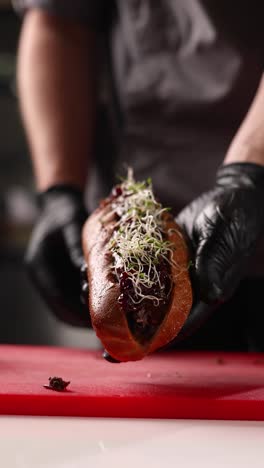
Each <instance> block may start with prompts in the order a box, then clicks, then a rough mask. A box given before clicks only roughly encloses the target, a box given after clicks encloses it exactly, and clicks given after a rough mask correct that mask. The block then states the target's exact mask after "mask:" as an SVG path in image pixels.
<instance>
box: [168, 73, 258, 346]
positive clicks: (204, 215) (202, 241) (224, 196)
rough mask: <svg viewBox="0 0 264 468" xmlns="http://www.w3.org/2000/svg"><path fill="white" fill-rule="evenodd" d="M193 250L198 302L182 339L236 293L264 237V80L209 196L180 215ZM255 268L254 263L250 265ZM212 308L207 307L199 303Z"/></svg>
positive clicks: (194, 280) (194, 203) (194, 281)
mask: <svg viewBox="0 0 264 468" xmlns="http://www.w3.org/2000/svg"><path fill="white" fill-rule="evenodd" d="M177 221H178V223H179V224H180V225H181V226H182V228H183V230H184V232H185V234H186V236H187V238H188V240H189V245H190V248H191V251H192V257H193V267H192V274H193V284H194V288H195V292H196V298H197V304H196V306H195V307H194V308H193V312H192V314H191V316H190V319H189V320H188V321H187V323H186V325H185V327H184V328H183V330H182V333H180V335H179V337H178V339H184V338H186V337H187V336H188V335H190V334H192V333H193V332H194V331H195V330H196V328H197V327H199V326H200V325H201V324H202V323H203V322H204V321H205V320H206V319H207V318H208V316H209V315H210V313H211V312H212V311H213V310H214V309H215V307H216V306H217V305H219V304H220V303H221V302H224V301H225V300H227V299H228V298H229V297H230V296H232V294H233V293H234V291H235V289H236V287H237V286H238V284H239V282H240V281H241V279H243V277H245V276H247V274H248V273H249V274H250V273H251V274H252V271H251V272H250V266H251V268H252V263H253V262H252V260H253V259H254V260H256V261H258V259H257V258H256V257H254V253H255V251H256V247H257V245H258V242H259V241H260V240H261V239H262V240H263V238H264V80H262V81H261V83H260V86H259V90H258V92H257V94H256V96H255V99H254V100H253V102H252V105H251V106H250V109H249V111H248V113H247V115H246V117H245V119H244V121H243V122H242V125H241V127H240V128H239V130H238V132H237V133H236V135H235V137H234V139H233V141H232V143H231V145H230V148H229V150H228V152H227V155H226V157H225V159H224V161H223V164H222V166H221V167H220V168H219V170H218V171H217V174H216V180H215V182H214V184H212V189H211V190H210V191H209V192H206V193H204V194H202V195H201V196H200V197H198V198H197V199H196V200H194V201H193V202H192V203H190V204H189V205H188V206H187V207H186V208H184V209H183V211H182V212H181V213H180V214H179V215H178V217H177ZM250 264H251V265H250ZM203 300H204V301H205V302H206V303H208V304H210V305H205V304H203V303H202V302H200V301H203Z"/></svg>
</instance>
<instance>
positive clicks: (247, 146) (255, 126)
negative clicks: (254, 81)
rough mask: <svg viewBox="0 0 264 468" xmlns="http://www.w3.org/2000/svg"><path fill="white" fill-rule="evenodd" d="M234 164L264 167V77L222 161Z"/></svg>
mask: <svg viewBox="0 0 264 468" xmlns="http://www.w3.org/2000/svg"><path fill="white" fill-rule="evenodd" d="M234 162H251V163H256V164H261V165H264V77H263V78H262V80H261V83H260V85H259V89H258V92H257V94H256V96H255V99H254V101H253V103H252V105H251V106H250V109H249V111H248V113H247V115H246V117H245V119H244V121H243V122H242V125H241V127H240V129H239V130H238V132H237V134H236V135H235V137H234V139H233V141H232V143H231V145H230V148H229V150H228V152H227V155H226V157H225V160H224V163H225V164H229V163H234Z"/></svg>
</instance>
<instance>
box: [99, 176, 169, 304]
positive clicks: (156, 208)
mask: <svg viewBox="0 0 264 468" xmlns="http://www.w3.org/2000/svg"><path fill="white" fill-rule="evenodd" d="M120 187H121V195H119V196H118V197H116V198H115V199H114V200H113V202H112V209H113V211H114V212H116V213H117V215H118V216H119V220H118V221H117V223H116V225H115V229H114V231H113V234H112V237H111V239H110V241H109V244H108V247H109V249H110V251H111V253H112V255H113V260H114V262H113V266H112V268H113V272H114V273H115V275H116V277H117V279H118V280H119V277H120V271H124V272H126V273H127V275H128V276H129V279H130V281H131V284H132V291H133V294H132V295H131V294H129V297H130V299H131V301H132V302H133V303H134V304H139V303H141V302H142V301H143V300H144V299H148V300H150V301H153V304H154V305H155V306H158V305H159V303H160V301H161V300H162V299H164V294H165V283H164V282H163V281H162V278H161V274H160V271H159V268H158V265H159V263H160V262H164V261H165V262H167V264H168V265H170V266H172V265H175V266H178V265H176V263H175V261H174V260H173V258H172V257H173V250H174V246H173V244H172V243H171V242H169V241H168V240H166V237H165V232H164V230H163V226H164V224H163V213H164V212H165V211H168V209H167V208H162V206H161V204H160V203H158V202H157V200H156V199H155V197H154V194H153V189H152V182H151V180H150V179H147V180H146V181H143V182H136V181H135V180H134V177H133V173H132V170H130V169H129V170H128V176H127V179H126V180H124V181H123V182H122V184H121V185H120ZM156 285H158V289H159V294H158V295H157V294H155V295H153V294H152V293H151V291H152V290H153V286H156ZM148 290H149V293H148ZM156 290H157V288H156Z"/></svg>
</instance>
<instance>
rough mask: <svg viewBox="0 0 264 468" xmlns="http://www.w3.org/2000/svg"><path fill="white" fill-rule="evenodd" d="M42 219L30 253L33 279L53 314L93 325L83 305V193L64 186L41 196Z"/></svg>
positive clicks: (74, 321)
mask: <svg viewBox="0 0 264 468" xmlns="http://www.w3.org/2000/svg"><path fill="white" fill-rule="evenodd" d="M39 205H40V215H39V219H38V220H37V223H36V226H35V228H34V230H33V233H32V236H31V239H30V242H29V246H28V249H27V252H26V264H27V267H28V271H29V274H30V277H31V279H32V281H33V283H34V285H35V286H36V288H37V289H38V291H39V292H40V293H41V295H42V297H43V299H44V300H45V302H46V303H47V304H48V305H49V307H50V308H51V310H52V312H53V313H54V314H55V315H56V316H57V317H58V318H59V319H60V320H63V321H64V322H67V323H69V324H71V325H76V326H87V325H89V324H90V318H89V313H88V309H87V305H86V304H84V303H83V302H82V301H81V298H80V295H81V280H80V269H81V266H82V264H83V252H82V246H81V230H82V226H83V224H84V222H85V220H86V218H87V212H86V210H85V207H84V204H83V199H82V193H81V192H79V191H78V190H77V189H75V188H73V187H70V186H66V185H61V186H54V187H51V188H50V189H49V190H47V191H46V192H43V193H41V194H40V195H39Z"/></svg>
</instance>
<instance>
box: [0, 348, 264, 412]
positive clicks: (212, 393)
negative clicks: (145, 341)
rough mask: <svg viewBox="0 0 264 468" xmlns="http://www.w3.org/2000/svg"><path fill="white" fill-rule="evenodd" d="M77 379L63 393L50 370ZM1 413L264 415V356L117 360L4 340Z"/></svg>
mask: <svg viewBox="0 0 264 468" xmlns="http://www.w3.org/2000/svg"><path fill="white" fill-rule="evenodd" d="M53 376H59V377H62V378H63V379H64V380H70V381H71V383H70V385H69V387H68V390H67V391H65V392H63V393H59V392H54V391H52V390H47V389H45V388H44V387H43V385H44V384H47V383H48V379H49V377H53ZM0 414H10V415H43V416H91V417H92V416H93V417H116V418H117V417H118V418H119V417H121V418H122V417H128V418H192V419H239V420H243V419H247V420H264V356H263V355H260V354H230V353H226V354H223V353H221V354H216V353H192V352H189V353H182V352H180V353H179V352H174V353H157V354H154V355H152V356H150V357H147V358H145V359H144V360H142V361H139V362H134V363H127V364H110V363H107V362H106V361H104V360H103V359H102V358H101V352H92V351H86V350H77V349H68V348H66V349H65V348H54V347H53V348H52V347H30V346H11V345H10V346H8V345H7V346H5V345H2V346H0Z"/></svg>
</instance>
